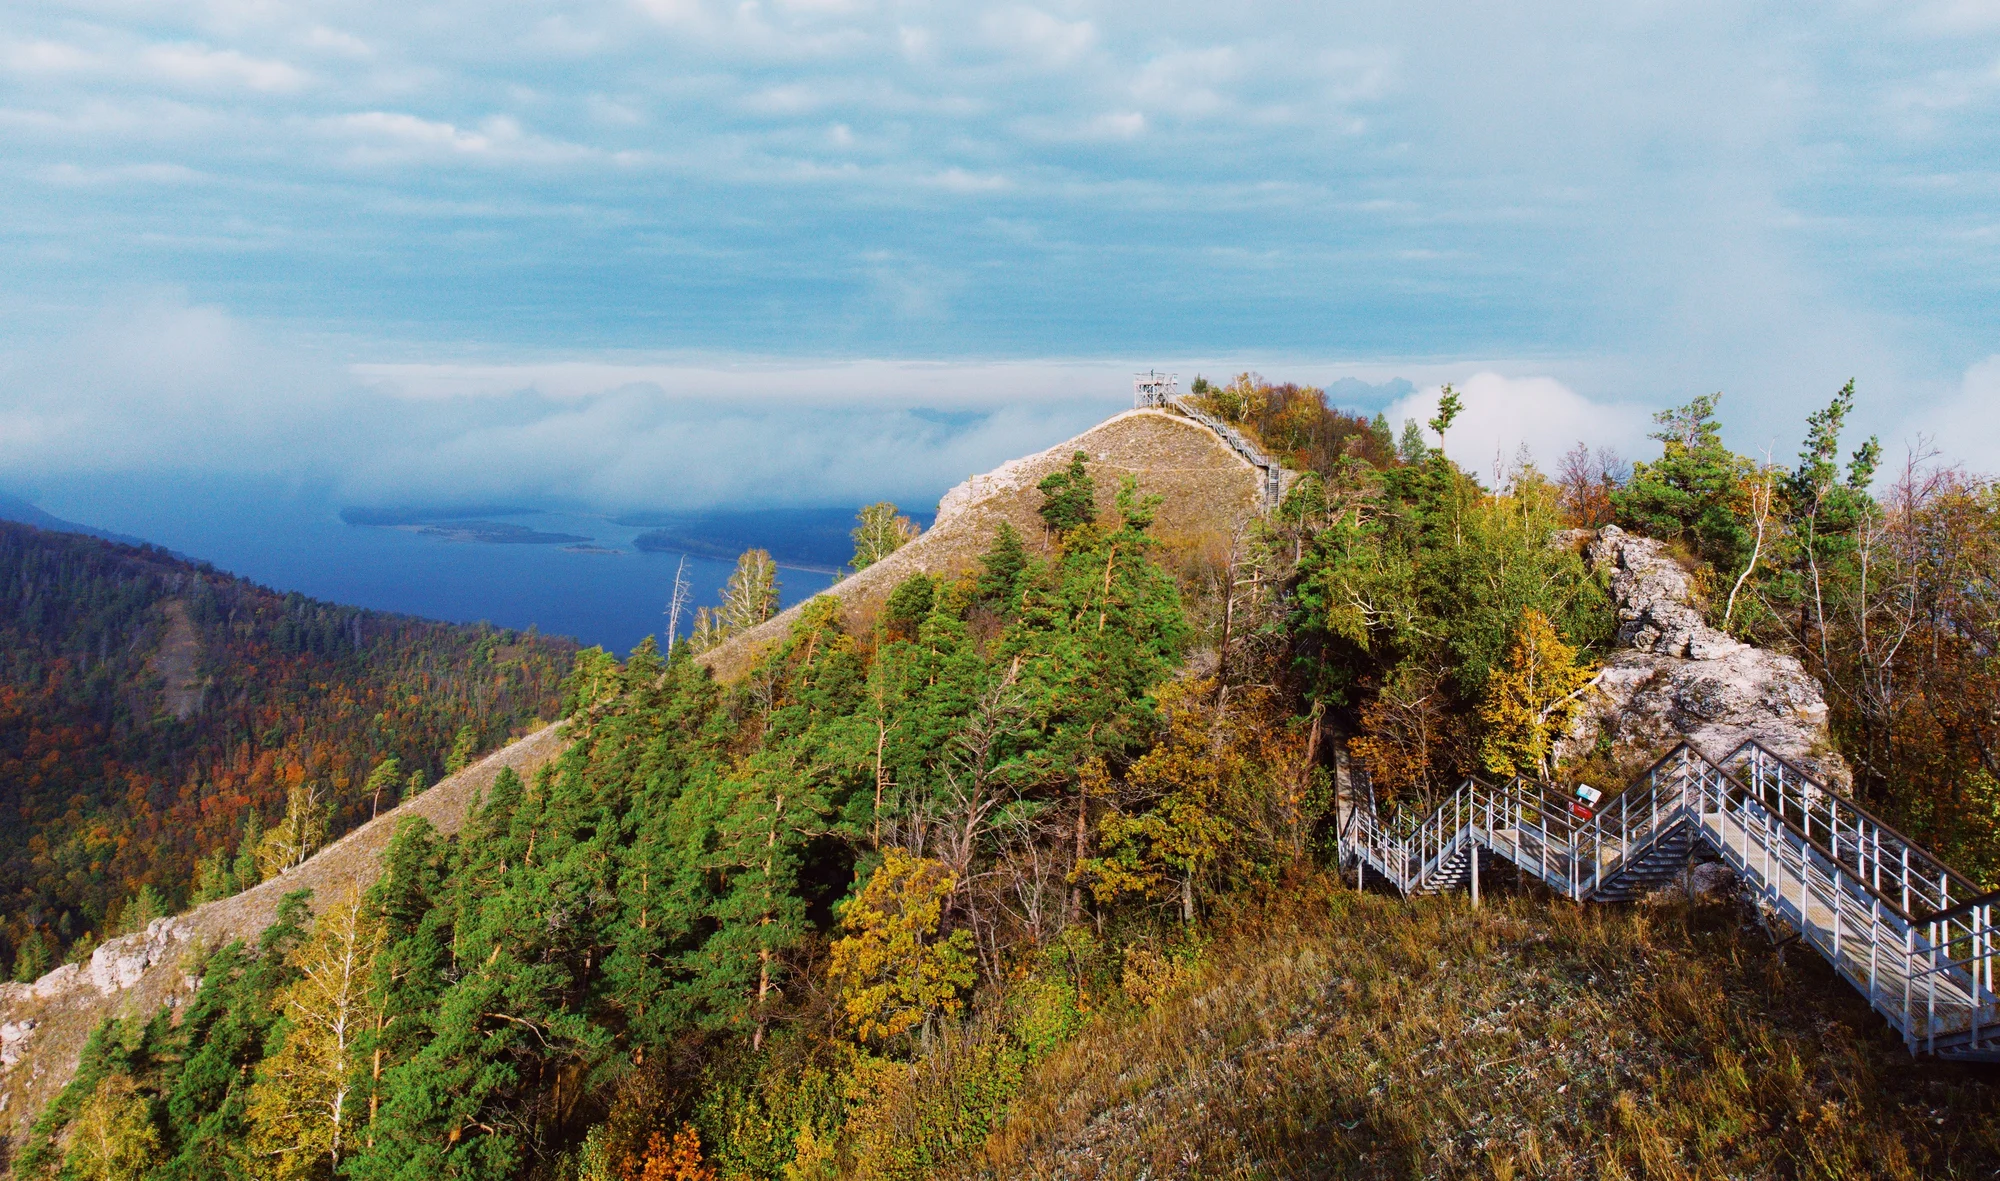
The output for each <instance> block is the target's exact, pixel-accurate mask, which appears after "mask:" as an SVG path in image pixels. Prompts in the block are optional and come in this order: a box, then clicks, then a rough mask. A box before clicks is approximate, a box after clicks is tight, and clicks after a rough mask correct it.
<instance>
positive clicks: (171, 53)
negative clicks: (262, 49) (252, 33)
mask: <svg viewBox="0 0 2000 1181" xmlns="http://www.w3.org/2000/svg"><path fill="white" fill-rule="evenodd" d="M139 60H140V62H141V64H142V65H143V66H144V67H145V68H147V69H149V70H151V71H152V72H154V73H156V74H158V75H160V76H161V77H163V78H167V79H170V80H171V81H174V82H178V83H183V84H186V85H192V86H241V87H246V88H248V89H250V90H258V91H264V92H266V93H278V94H283V93H289V92H291V91H294V90H298V89H300V88H301V87H303V86H305V85H306V83H307V82H308V81H309V79H308V78H307V76H306V73H305V71H303V70H300V69H299V68H297V67H296V66H293V65H291V64H289V63H287V62H282V61H276V60H272V59H265V58H255V57H250V56H248V55H247V54H243V53H239V52H237V51H236V50H234V49H211V48H209V47H208V46H206V45H200V44H178V45H154V46H151V47H149V48H147V49H146V50H144V51H143V52H142V53H141V54H140V56H139Z"/></svg>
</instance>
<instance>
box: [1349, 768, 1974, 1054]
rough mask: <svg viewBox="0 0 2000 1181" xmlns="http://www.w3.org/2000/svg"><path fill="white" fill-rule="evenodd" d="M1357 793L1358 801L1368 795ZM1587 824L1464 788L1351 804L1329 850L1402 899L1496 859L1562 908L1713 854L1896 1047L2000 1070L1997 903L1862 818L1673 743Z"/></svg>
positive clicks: (1840, 800) (1813, 790)
mask: <svg viewBox="0 0 2000 1181" xmlns="http://www.w3.org/2000/svg"><path fill="white" fill-rule="evenodd" d="M1370 795H1371V797H1372V793H1370ZM1587 811H1589V812H1590V813H1591V815H1590V818H1589V819H1581V818H1579V817H1578V816H1577V815H1576V814H1574V813H1572V811H1571V808H1570V800H1569V798H1568V797H1565V796H1563V795H1562V794H1560V792H1558V791H1556V790H1553V789H1551V788H1550V787H1548V786H1547V785H1543V784H1538V783H1535V782H1532V781H1529V780H1524V779H1514V780H1512V781H1511V782H1508V783H1504V784H1500V785H1497V786H1496V785H1493V784H1488V783H1485V782H1483V781H1481V780H1478V779H1468V780H1466V782H1465V783H1464V784H1463V785H1462V786H1461V787H1460V788H1459V789H1458V790H1457V791H1456V792H1454V793H1453V794H1452V795H1451V797H1450V798H1449V799H1447V800H1445V801H1444V803H1443V804H1441V805H1439V807H1438V808H1437V809H1436V810H1435V811H1433V812H1432V813H1430V814H1429V815H1428V816H1423V817H1414V816H1398V817H1391V818H1389V819H1384V818H1383V817H1381V816H1379V815H1377V813H1376V810H1375V807H1374V803H1373V800H1372V798H1369V799H1367V800H1365V801H1364V800H1355V799H1352V798H1350V799H1349V800H1348V801H1347V802H1346V803H1345V805H1344V807H1343V815H1342V816H1341V817H1340V842H1339V844H1340V858H1341V864H1342V866H1343V867H1344V868H1346V869H1348V870H1349V871H1351V872H1353V873H1354V874H1355V875H1356V877H1357V879H1358V880H1364V881H1365V880H1366V878H1367V876H1368V875H1370V874H1373V875H1374V876H1375V877H1377V878H1379V879H1381V880H1383V881H1386V882H1387V883H1388V884H1389V885H1391V886H1393V887H1394V888H1395V889H1397V890H1398V891H1400V892H1402V893H1404V894H1406V895H1407V894H1428V893H1437V892H1440V891H1443V890H1449V889H1456V888H1458V887H1460V886H1469V887H1470V889H1471V891H1472V896H1473V899H1474V901H1475V902H1476V901H1477V900H1478V897H1479V867H1480V863H1481V862H1482V861H1484V862H1486V863H1488V864H1491V863H1492V862H1493V861H1494V860H1495V859H1499V860H1503V861H1506V862H1508V863H1509V864H1511V865H1513V866H1514V867H1515V868H1516V869H1517V870H1519V872H1521V873H1522V874H1523V875H1525V876H1527V877H1531V878H1534V879H1535V880H1537V881H1540V882H1542V883H1544V884H1545V885H1547V886H1548V887H1549V888H1550V889H1551V890H1554V891H1555V892H1556V893H1558V894H1561V895H1563V896H1564V897H1566V898H1570V899H1573V900H1575V901H1578V902H1619V901H1625V900H1628V899H1631V898H1634V897H1636V896H1638V895H1639V894H1640V893H1642V892H1644V891H1645V890H1647V889H1650V888H1652V887H1654V886H1657V885H1660V884H1662V883H1664V882H1666V881H1669V880H1671V879H1672V878H1673V877H1674V876H1675V875H1677V874H1678V873H1680V872H1682V871H1683V870H1684V869H1685V868H1686V867H1687V866H1688V865H1689V863H1690V859H1691V856H1692V854H1693V853H1694V852H1695V851H1696V850H1697V849H1700V850H1701V851H1703V852H1706V853H1709V854H1712V855H1713V856H1715V857H1718V858H1720V859H1721V860H1722V861H1724V862H1726V863H1727V864H1728V865H1729V866H1730V867H1731V868H1733V869H1734V870H1735V871H1736V872H1737V874H1738V875H1740V876H1741V878H1742V880H1743V882H1744V883H1745V886H1746V888H1747V889H1748V890H1749V891H1750V892H1751V894H1752V895H1753V896H1754V897H1755V899H1756V900H1757V901H1758V902H1759V903H1760V904H1761V905H1762V906H1763V907H1764V908H1765V909H1766V910H1767V912H1771V913H1775V914H1776V915H1777V916H1779V917H1780V918H1781V919H1782V920H1783V921H1784V922H1785V923H1787V924H1789V925H1790V926H1791V927H1793V928H1794V929H1795V930H1796V931H1797V932H1798V938H1799V939H1800V940H1801V941H1802V942H1804V943H1807V944H1809V945H1811V946H1812V948H1813V949H1814V950H1815V951H1817V952H1818V953H1819V954H1820V955H1821V956H1823V957H1824V958H1825V959H1826V961H1827V962H1828V963H1830V964H1832V965H1833V968H1834V970H1835V971H1836V972H1838V973H1839V974H1840V976H1841V977H1842V978H1843V979H1845V980H1846V981H1847V982H1848V983H1849V984H1852V985H1853V986H1854V987H1855V988H1856V989H1857V990H1859V991H1860V992H1861V993H1863V994H1864V995H1866V996H1867V998H1868V1003H1869V1004H1870V1005H1871V1006H1873V1007H1874V1009H1875V1011H1876V1012H1878V1013H1880V1014H1882V1016H1883V1017H1885V1018H1887V1019H1888V1021H1889V1024H1890V1025H1892V1026H1894V1027H1895V1029H1896V1031H1897V1032H1898V1033H1899V1034H1901V1035H1902V1037H1903V1041H1904V1042H1905V1044H1907V1045H1908V1046H1909V1047H1910V1050H1911V1052H1912V1053H1921V1054H1931V1055H1936V1056H1937V1057H1940V1058H1950V1059H1958V1060H1968V1061H1982V1062H1995V1061H2000V997H1996V996H1995V993H1994V988H1993V975H1994V962H1995V959H1996V958H2000V951H1996V949H1995V947H1994V936H1995V934H1996V932H1995V927H1994V923H1993V915H1994V909H1995V906H1996V904H2000V893H1981V892H1980V891H1979V890H1978V888H1977V887H1976V886H1975V885H1974V884H1973V883H1972V882H1970V881H1968V880H1967V879H1966V878H1965V877H1964V876H1962V875H1960V874H1958V873H1955V872H1953V871H1952V869H1951V868H1950V867H1949V866H1946V865H1945V864H1944V863H1942V862H1940V861H1938V860H1937V859H1936V858H1934V857H1932V856H1931V855H1930V854H1929V853H1927V852H1925V851H1924V850H1923V849H1921V848H1919V847H1918V846H1917V845H1916V843H1915V842H1913V841H1911V840H1909V839H1908V838H1906V837H1904V836H1903V835H1902V834H1901V833H1898V832H1897V831H1896V830H1895V829H1893V828H1890V827H1889V826H1888V825H1887V824H1884V823H1883V822H1882V821H1881V820H1879V819H1877V818H1876V817H1875V816H1873V815H1872V814H1870V813H1869V812H1868V811H1867V810H1866V809H1864V808H1862V807H1861V806H1860V805H1858V804H1856V803H1854V802H1853V801H1852V800H1849V799H1847V798H1845V797H1843V796H1841V795H1840V794H1838V793H1837V792H1834V791H1832V790H1831V789H1829V788H1827V787H1826V786H1824V785H1823V784H1820V783H1817V782H1815V781H1814V780H1812V779H1811V778H1809V777H1807V776H1806V775H1805V774H1804V773H1803V772H1801V771H1800V770H1799V769H1798V768H1796V767H1794V766H1792V765H1791V764H1790V763H1787V762H1786V761H1785V760H1783V759H1781V758H1779V757H1778V756H1777V755H1774V754H1772V753H1771V752H1770V751H1768V750H1765V749H1764V748H1763V747H1762V746H1759V745H1758V744H1756V743H1755V742H1747V743H1744V744H1743V745H1742V746H1740V747H1738V748H1737V749H1736V750H1734V751H1732V752H1731V753H1730V754H1729V755H1728V757H1726V758H1724V759H1723V760H1722V761H1721V762H1719V763H1716V762H1710V761H1709V760H1708V759H1707V758H1705V757H1703V756H1702V754H1701V753H1700V752H1699V751H1696V750H1695V749H1694V748H1692V747H1690V746H1688V745H1686V744H1682V745H1681V746H1679V747H1676V748H1675V749H1674V750H1673V751H1672V752H1670V753H1669V754H1668V755H1667V756H1666V757H1665V758H1663V759H1661V760H1660V761H1659V762H1658V763H1656V764H1654V765H1653V767H1652V769H1651V770H1649V771H1647V772H1646V773H1645V774H1644V775H1641V776H1640V777H1639V778H1638V779H1636V780H1634V781H1633V782H1632V784H1631V785H1630V786H1628V787H1627V788H1625V790H1624V791H1622V792H1620V793H1619V794H1618V795H1616V796H1611V797H1607V798H1605V799H1604V800H1603V801H1602V802H1601V804H1600V806H1599V807H1597V808H1596V809H1592V810H1587Z"/></svg>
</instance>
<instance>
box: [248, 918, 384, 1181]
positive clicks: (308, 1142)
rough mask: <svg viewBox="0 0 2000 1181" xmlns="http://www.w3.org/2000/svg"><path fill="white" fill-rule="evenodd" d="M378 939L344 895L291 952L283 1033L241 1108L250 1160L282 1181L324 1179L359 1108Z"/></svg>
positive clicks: (375, 925) (376, 925)
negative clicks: (293, 973) (293, 975)
mask: <svg viewBox="0 0 2000 1181" xmlns="http://www.w3.org/2000/svg"><path fill="white" fill-rule="evenodd" d="M381 942H382V927H381V921H380V918H379V916H377V915H376V914H375V913H374V911H373V909H372V908H371V907H369V906H368V905H367V904H366V903H365V901H364V900H363V898H362V895H361V892H360V891H359V890H358V889H353V888H350V889H349V890H348V892H347V895H346V897H345V898H343V899H341V900H340V901H339V902H338V903H336V904H334V905H332V906H330V907H328V908H327V909H326V910H325V911H324V912H323V913H321V914H320V916H319V918H318V919H317V920H316V921H315V922H314V923H313V929H312V934H311V935H310V936H309V937H308V938H307V939H306V941H305V942H304V943H303V944H301V945H300V946H299V948H298V949H297V950H296V951H295V952H293V953H292V962H293V965H294V967H296V968H297V970H298V972H299V978H298V980H297V981H295V982H294V983H292V984H291V985H290V986H289V987H287V988H286V989H285V990H284V991H283V992H281V993H279V994H278V998H277V1002H278V1008H279V1010H280V1012H281V1014H282V1015H283V1017H284V1019H285V1021H286V1023H287V1025H288V1029H287V1032H286V1034H285V1040H284V1044H283V1045H282V1046H280V1047H279V1049H278V1051H277V1053H275V1054H273V1055H271V1056H270V1057H269V1058H266V1059H265V1060H264V1062H263V1063H262V1064H261V1065H260V1066H259V1067H258V1070H257V1081H256V1083H255V1085H254V1086H253V1087H252V1088H251V1092H250V1100H249V1104H248V1116H249V1121H250V1136H249V1147H250V1152H251V1158H252V1160H253V1161H254V1162H255V1165H256V1168H257V1171H258V1173H259V1174H260V1175H262V1176H265V1177H270V1178H274V1179H281V1181H292V1179H293V1178H321V1177H331V1176H333V1175H334V1174H335V1172H336V1171H337V1170H338V1169H339V1167H340V1161H341V1158H342V1156H343V1154H345V1153H346V1152H347V1151H348V1150H349V1148H350V1143H349V1141H350V1139H351V1137H350V1136H349V1132H350V1131H351V1130H352V1128H353V1127H354V1125H355V1122H356V1119H357V1116H358V1115H359V1114H360V1109H361V1108H362V1107H363V1106H365V1105H364V1104H361V1103H358V1102H356V1094H357V1092H358V1091H359V1090H360V1089H361V1086H362V1084H363V1081H364V1077H365V1074H366V1063H365V1061H364V1052H363V1048H362V1043H363V1042H364V1040H365V1039H366V1036H367V1034H368V1032H369V1031H370V1030H372V1029H373V1028H374V1026H375V1018H376V1013H375V1011H374V1010H375V1001H374V999H373V998H372V995H371V992H370V988H369V984H370V979H371V974H372V970H373V967H374V961H375V954H376V952H377V951H378V950H379V948H380V946H381Z"/></svg>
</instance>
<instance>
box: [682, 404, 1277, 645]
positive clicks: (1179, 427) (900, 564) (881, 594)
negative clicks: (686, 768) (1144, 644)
mask: <svg viewBox="0 0 2000 1181" xmlns="http://www.w3.org/2000/svg"><path fill="white" fill-rule="evenodd" d="M1079 451H1080V452H1082V453H1083V454H1084V455H1085V456H1087V457H1088V458H1087V460H1086V467H1087V468H1088V469H1089V471H1090V472H1091V474H1092V476H1093V478H1094V480H1095V482H1096V486H1097V500H1098V509H1099V510H1100V511H1101V512H1107V513H1108V512H1109V511H1110V510H1111V508H1112V503H1111V502H1112V498H1113V497H1114V496H1115V495H1116V494H1117V491H1118V480H1119V477H1121V476H1128V475H1129V476H1136V477H1138V478H1139V480H1140V482H1141V484H1142V485H1143V486H1144V488H1145V490H1146V491H1147V492H1149V493H1152V494H1155V495H1159V496H1161V497H1163V498H1164V500H1163V503H1162V504H1161V507H1160V516H1159V520H1158V521H1156V522H1155V523H1154V525H1153V529H1152V532H1153V534H1154V536H1156V537H1157V538H1158V539H1159V542H1160V544H1161V546H1162V548H1163V549H1164V550H1166V551H1167V553H1168V554H1169V556H1170V559H1171V558H1172V557H1173V556H1181V557H1194V556H1197V555H1198V556H1199V557H1200V558H1205V559H1209V560H1213V559H1214V558H1215V557H1216V556H1217V555H1218V554H1220V555H1226V554H1227V552H1228V550H1229V547H1230V545H1231V543H1232V541H1233V540H1236V539H1238V538H1240V537H1241V536H1242V534H1243V532H1244V529H1245V527H1246V525H1247V524H1248V522H1249V521H1250V520H1252V519H1253V518H1254V517H1255V516H1256V515H1257V511H1258V508H1259V505H1260V504H1261V496H1262V493H1261V491H1260V486H1259V483H1258V473H1257V469H1256V468H1254V467H1252V466H1251V465H1250V464H1249V463H1248V462H1247V461H1245V460H1244V459H1243V458H1242V457H1241V456H1239V455H1237V454H1236V453H1235V452H1234V451H1232V450H1231V449H1230V448H1229V446H1228V444H1226V443H1224V442H1223V441H1222V440H1221V439H1220V438H1218V437H1217V436H1216V435H1215V434H1214V432H1212V431H1210V430H1208V429H1207V428H1206V427H1203V426H1200V425H1198V424H1196V423H1194V422H1192V421H1190V420H1188V419H1186V418H1183V417H1181V416H1179V415H1176V414H1172V413H1169V412H1167V411H1164V410H1129V411H1126V412H1125V413H1123V414H1120V415H1117V416H1115V417H1113V418H1110V419H1107V420H1106V421H1104V422H1102V423H1099V424H1098V425H1097V426H1095V427H1092V428H1091V429H1090V430H1088V431H1085V432H1084V433H1083V434H1081V435H1078V436H1076V437H1075V438H1073V439H1070V440H1068V441H1066V442H1063V443H1058V444H1057V445H1055V446H1054V447H1050V448H1049V449H1048V450H1046V451H1041V452H1037V453H1036V454H1034V455H1028V456H1023V457H1022V458H1020V459H1015V460H1011V461H1009V462H1007V463H1005V464H1002V465H1001V466H999V467H998V468H995V469H994V470H992V471H990V472H987V473H986V474H984V475H979V476H973V477H971V478H969V479H967V480H966V481H965V482H964V483H962V484H960V485H958V486H957V487H955V488H953V489H952V490H951V491H949V492H947V493H945V495H944V499H943V500H941V501H939V502H938V509H937V519H936V522H935V523H934V524H933V525H932V526H931V528H930V529H928V530H926V531H925V532H924V533H923V534H922V536H920V537H918V538H917V539H916V540H915V541H913V542H911V543H909V544H908V545H905V546H903V547H902V548H901V549H898V550H896V551H895V552H894V553H892V554H890V555H889V556H888V557H886V558H884V559H883V560H882V561H880V562H877V563H875V564H874V565H872V566H869V567H868V568H867V569H865V570H862V571H860V572H859V573H856V574H853V575H850V576H849V577H847V578H844V579H842V580H841V581H839V582H837V583H835V584H834V585H833V586H832V587H831V588H829V589H828V590H827V592H826V593H827V594H829V595H832V596H833V597H834V598H836V599H838V600H839V601H840V604H841V608H842V612H843V616H844V618H845V619H847V620H848V621H850V622H852V623H856V624H862V621H865V620H868V619H871V618H873V616H874V615H875V613H876V612H878V611H879V610H880V609H881V607H882V604H883V603H884V602H885V601H886V600H887V599H888V597H889V592H890V591H892V590H894V589H895V588H896V586H897V585H898V584H899V583H901V582H903V581H904V580H906V579H908V578H909V577H911V576H912V575H915V574H930V575H933V576H937V577H945V578H950V577H956V576H957V575H959V574H963V573H964V572H966V571H968V570H971V569H973V568H974V567H975V566H976V565H977V563H978V560H979V556H980V555H981V554H983V553H985V552H986V549H987V547H988V546H989V545H991V544H992V541H993V536H994V533H995V532H996V531H997V530H998V529H999V528H1000V525H1001V524H1002V523H1003V522H1004V523H1006V524H1009V525H1011V526H1013V528H1014V529H1015V530H1016V531H1017V532H1019V533H1020V534H1021V536H1022V537H1023V538H1026V539H1028V540H1029V543H1030V545H1032V546H1033V547H1034V548H1035V549H1037V550H1038V551H1040V552H1042V553H1047V552H1048V550H1049V539H1048V534H1047V531H1046V529H1045V528H1044V526H1043V522H1042V520H1041V518H1040V517H1039V516H1038V515H1037V512H1036V510H1037V508H1038V507H1039V505H1040V503H1041V498H1040V496H1039V495H1038V494H1037V493H1036V491H1035V486H1036V484H1037V483H1038V482H1040V480H1041V479H1042V478H1043V477H1044V476H1047V475H1049V474H1050V473H1051V472H1054V471H1056V470H1057V469H1059V468H1061V467H1062V466H1063V465H1064V464H1067V463H1068V462H1069V460H1070V457H1071V456H1072V455H1074V454H1076V453H1077V452H1079ZM801 610H803V604H802V605H800V606H796V607H793V608H791V609H790V610H788V611H785V612H783V613H782V614H780V615H778V616H776V617H775V618H773V619H771V620H769V621H768V622H766V623H764V624H762V625H761V626H758V627H756V628H753V629H751V630H749V631H746V632H744V633H742V634H741V635H738V636H735V637H732V638H731V640H730V641H729V642H728V643H726V644H723V645H721V646H720V647H717V648H715V649H714V650H712V651H709V652H705V653H703V654H702V656H701V661H702V663H704V664H706V665H707V666H708V667H709V668H711V669H713V670H714V672H715V675H716V677H717V678H718V679H719V680H724V681H729V680H734V679H735V678H737V677H739V676H741V675H742V674H743V672H744V671H746V670H747V669H748V668H749V667H750V666H751V665H752V664H753V663H754V662H755V661H756V659H757V657H758V656H759V655H760V654H762V653H765V652H768V651H769V650H770V649H771V648H772V646H773V645H775V644H777V643H778V642H779V641H780V640H781V639H782V638H783V637H784V635H785V634H786V631H787V629H789V628H790V627H791V625H792V624H793V622H794V621H796V620H797V619H798V617H799V613H800V611H801ZM863 626H864V627H865V624H863Z"/></svg>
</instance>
